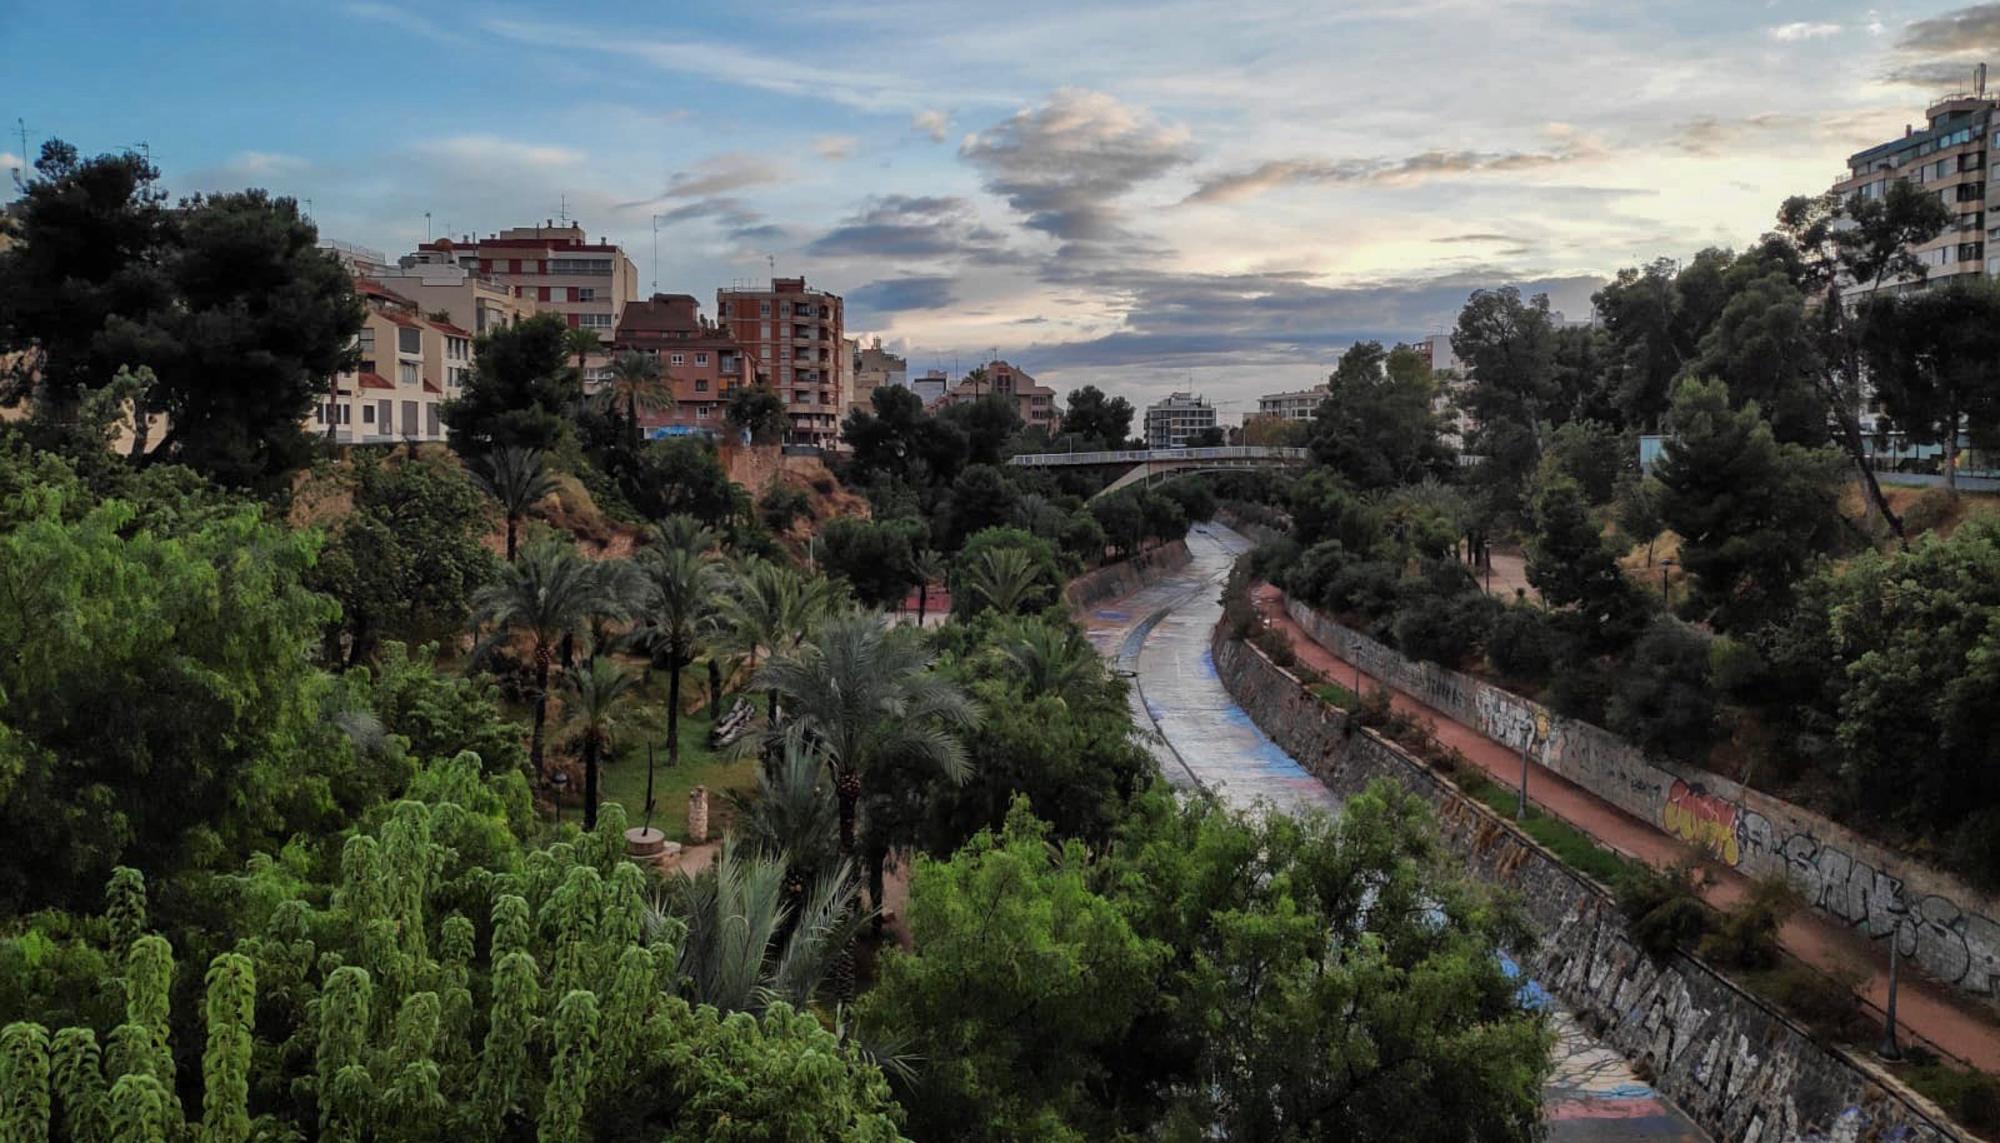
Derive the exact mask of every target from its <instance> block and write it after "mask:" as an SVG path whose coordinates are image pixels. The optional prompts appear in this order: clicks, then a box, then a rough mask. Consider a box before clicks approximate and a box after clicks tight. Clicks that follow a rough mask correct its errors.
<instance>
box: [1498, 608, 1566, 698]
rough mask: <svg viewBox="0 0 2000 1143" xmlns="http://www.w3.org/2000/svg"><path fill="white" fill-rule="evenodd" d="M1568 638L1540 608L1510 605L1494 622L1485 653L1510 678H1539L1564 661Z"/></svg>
mask: <svg viewBox="0 0 2000 1143" xmlns="http://www.w3.org/2000/svg"><path fill="white" fill-rule="evenodd" d="M1566 642H1567V640H1565V639H1564V638H1563V636H1562V634H1561V633H1560V632H1558V631H1556V630H1555V628H1553V627H1551V626H1550V625H1549V622H1548V618H1547V616H1545V615H1544V614H1543V613H1542V611H1541V610H1540V609H1538V608H1534V607H1509V608H1506V609H1504V610H1503V611H1501V613H1500V616H1499V618H1497V619H1495V620H1494V622H1493V631H1492V633H1491V634H1489V635H1488V636H1487V638H1486V657H1487V659H1489V660H1491V661H1492V663H1493V669H1494V670H1496V671H1499V672H1500V673H1501V674H1502V675H1504V676H1506V677H1507V678H1510V679H1520V680H1523V681H1540V680H1542V679H1546V678H1548V677H1549V672H1550V671H1552V670H1554V669H1555V666H1556V664H1557V663H1559V662H1561V661H1562V659H1563V658H1564V655H1563V651H1564V645H1565V643H1566Z"/></svg>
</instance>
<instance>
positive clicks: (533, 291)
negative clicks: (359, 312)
mask: <svg viewBox="0 0 2000 1143" xmlns="http://www.w3.org/2000/svg"><path fill="white" fill-rule="evenodd" d="M413 260H414V261H417V262H428V263H443V264H447V265H456V266H460V267H463V268H464V269H466V270H467V271H469V272H471V273H474V274H479V275H482V276H484V277H488V278H493V279H495V280H497V281H499V282H500V283H502V284H503V285H505V286H506V287H507V288H508V289H509V290H512V291H513V293H514V296H515V297H517V298H521V299H522V300H524V301H528V302H533V303H534V308H535V310H536V311H537V312H540V313H554V314H560V315H561V316H562V318H563V320H564V321H566V322H568V323H569V324H570V325H571V326H581V327H585V328H589V329H594V330H597V331H598V333H599V334H600V335H601V336H603V337H604V339H605V340H607V341H608V340H610V338H611V336H612V333H613V332H614V331H615V330H616V329H617V328H618V319H619V318H620V317H622V316H623V315H624V313H625V306H626V304H627V303H629V302H631V301H633V300H634V299H636V298H637V297H638V296H639V268H638V267H637V266H636V265H634V264H633V262H632V259H630V258H628V257H626V256H625V251H624V250H623V249H621V248H619V247H618V246H617V245H615V244H612V243H609V242H606V241H604V240H603V239H602V238H600V239H598V240H597V241H596V242H590V241H588V240H587V239H586V237H585V235H584V231H583V227H582V225H581V224H579V223H569V224H567V225H564V226H557V225H555V224H554V222H553V221H550V222H547V223H544V224H543V225H541V226H520V227H515V228H514V229H512V230H503V231H501V232H500V233H498V234H489V235H487V236H486V237H485V238H473V237H472V236H471V235H467V236H466V237H464V238H462V239H459V240H457V241H454V240H452V239H450V238H440V239H438V240H437V241H435V242H426V243H424V244H423V245H421V246H419V247H417V253H416V255H415V257H414V259H413Z"/></svg>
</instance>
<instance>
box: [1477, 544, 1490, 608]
mask: <svg viewBox="0 0 2000 1143" xmlns="http://www.w3.org/2000/svg"><path fill="white" fill-rule="evenodd" d="M1480 544H1481V545H1482V546H1481V550H1480V553H1479V556H1480V559H1482V560H1484V561H1485V563H1486V594H1488V595H1492V594H1493V541H1491V540H1482V541H1480Z"/></svg>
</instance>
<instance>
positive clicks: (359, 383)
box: [305, 278, 472, 444]
mask: <svg viewBox="0 0 2000 1143" xmlns="http://www.w3.org/2000/svg"><path fill="white" fill-rule="evenodd" d="M354 290H355V292H356V293H358V294H360V295H361V298H362V301H363V302H364V304H365V305H366V306H367V315H366V316H365V317H364V319H363V320H362V325H361V332H360V333H359V334H358V335H357V337H356V348H357V351H358V353H357V361H356V363H355V367H354V368H353V369H352V370H351V371H348V372H345V373H338V374H335V375H334V378H333V389H332V392H330V393H329V394H328V395H327V397H326V399H325V400H324V401H323V402H321V403H320V405H319V407H318V408H316V409H314V410H313V415H312V419H311V420H309V421H307V422H306V426H305V427H306V429H307V431H309V432H316V433H321V434H324V435H326V436H328V437H329V438H331V439H332V440H333V441H334V442H335V443H338V444H398V443H403V442H409V441H415V442H420V443H421V442H427V441H441V440H444V439H445V427H444V422H443V420H442V418H441V414H442V412H443V410H444V403H445V402H446V401H448V400H450V399H452V398H453V397H456V396H458V395H459V394H460V393H461V392H462V391H463V390H464V387H465V382H466V381H467V379H468V378H470V376H471V373H472V333H471V331H469V330H466V329H462V328H460V327H459V326H456V325H453V324H452V323H450V322H447V321H442V320H437V319H433V318H429V317H426V316H425V315H424V313H423V311H422V310H421V309H419V308H418V306H417V303H416V302H414V301H412V300H410V299H409V298H406V297H404V296H403V295H401V294H398V293H397V292H395V291H394V290H391V289H389V288H388V287H386V286H384V285H382V284H381V283H380V282H377V281H374V280H373V279H370V278H357V279H355V281H354Z"/></svg>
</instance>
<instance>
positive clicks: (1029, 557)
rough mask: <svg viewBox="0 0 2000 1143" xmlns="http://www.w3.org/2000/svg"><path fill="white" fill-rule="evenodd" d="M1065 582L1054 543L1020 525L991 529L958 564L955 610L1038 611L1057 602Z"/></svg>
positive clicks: (966, 615)
mask: <svg viewBox="0 0 2000 1143" xmlns="http://www.w3.org/2000/svg"><path fill="white" fill-rule="evenodd" d="M1062 583H1063V575H1062V566H1061V564H1059V563H1058V562H1057V560H1056V549H1055V545H1054V544H1051V543H1050V542H1049V541H1047V540H1045V539H1043V538H1041V537H1040V536H1035V535H1031V534H1030V533H1027V532H1024V531H1022V530H1021V529H1019V528H988V529H986V530H985V531H983V532H980V533H979V534H977V535H975V536H973V537H972V539H971V540H970V541H968V542H967V543H966V545H965V550H964V551H962V552H960V553H959V556H958V558H957V559H956V560H954V561H953V562H952V576H951V609H952V614H953V615H955V616H957V617H959V618H961V619H965V618H970V617H971V616H974V615H977V614H979V613H980V612H982V611H995V612H998V613H1000V614H1002V615H1012V614H1016V613H1018V612H1021V611H1023V610H1032V609H1035V608H1037V607H1040V606H1044V605H1046V604H1048V603H1050V602H1053V601H1054V600H1055V599H1056V597H1057V596H1058V595H1059V594H1060V593H1061V590H1062Z"/></svg>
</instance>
